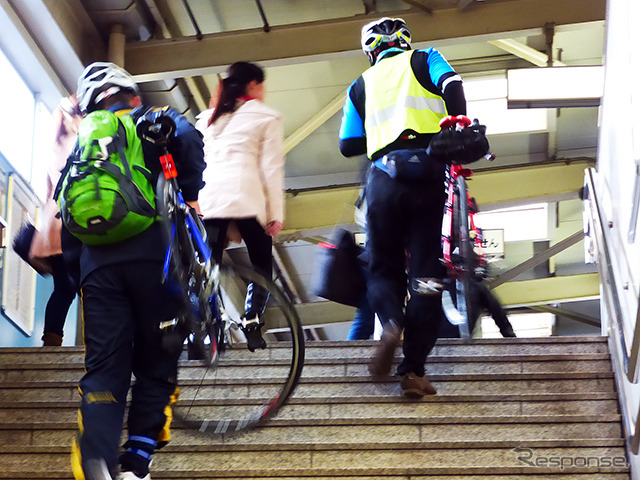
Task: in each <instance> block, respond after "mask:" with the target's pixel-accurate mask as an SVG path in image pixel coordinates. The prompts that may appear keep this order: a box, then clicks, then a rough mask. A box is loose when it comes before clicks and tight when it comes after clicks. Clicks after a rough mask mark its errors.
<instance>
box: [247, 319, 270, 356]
mask: <svg viewBox="0 0 640 480" xmlns="http://www.w3.org/2000/svg"><path fill="white" fill-rule="evenodd" d="M262 325H263V322H261V321H260V319H259V318H258V317H254V318H252V319H249V320H247V319H246V318H243V319H242V325H241V328H242V331H243V332H244V335H245V337H247V348H248V349H249V351H250V352H254V351H256V350H257V349H260V350H264V349H265V348H267V342H266V341H265V340H264V338H262V330H261V328H262Z"/></svg>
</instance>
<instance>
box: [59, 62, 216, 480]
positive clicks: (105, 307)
mask: <svg viewBox="0 0 640 480" xmlns="http://www.w3.org/2000/svg"><path fill="white" fill-rule="evenodd" d="M139 95H140V92H139V89H138V86H137V85H136V83H135V82H134V80H133V78H132V77H131V75H130V74H129V73H128V72H126V71H125V70H123V69H122V68H120V67H118V66H116V65H114V64H112V63H101V62H96V63H93V64H91V65H89V66H88V67H87V68H86V69H85V70H84V72H83V73H82V75H81V76H80V78H79V79H78V91H77V96H78V101H79V104H80V108H81V110H82V112H83V114H85V115H86V114H89V113H91V112H94V111H97V110H108V111H111V112H114V113H115V114H116V116H118V117H119V118H122V117H121V115H124V114H128V113H132V109H134V108H135V107H138V106H140V104H141V100H140V96H139ZM160 110H161V111H162V112H163V114H165V115H168V116H170V117H171V118H172V119H173V121H174V122H175V124H176V138H175V141H174V142H173V144H172V145H171V146H170V147H169V148H170V150H173V151H172V153H173V156H174V158H175V159H176V165H177V168H178V169H179V170H180V176H179V179H180V180H179V181H180V187H181V189H182V192H183V195H184V198H185V200H186V201H188V203H190V205H191V206H193V207H194V208H197V198H198V192H199V190H200V189H201V188H202V186H203V181H202V172H203V170H204V167H205V164H204V152H203V142H202V135H201V134H200V133H199V132H198V131H197V130H196V129H195V127H194V126H193V125H191V124H190V123H189V122H188V120H187V119H186V118H185V117H184V116H182V115H181V114H180V113H178V112H177V111H176V110H174V109H172V108H168V107H165V108H163V109H153V108H151V107H149V108H146V107H145V108H143V109H142V112H144V114H145V115H151V116H152V117H153V115H155V114H157V112H159V111H160ZM137 111H138V112H140V111H141V110H140V109H138V110H137ZM132 116H134V115H133V114H132ZM145 118H146V117H145ZM80 130H81V132H82V126H81V129H80ZM142 148H143V152H144V163H145V165H146V167H147V168H148V169H149V170H150V171H151V172H152V174H153V175H152V176H155V177H156V178H157V175H158V174H159V172H160V170H161V166H160V162H159V160H158V156H157V153H156V152H154V151H153V149H154V148H155V147H153V146H152V145H147V144H145V143H144V142H143V143H142ZM72 157H73V155H72ZM72 157H69V158H70V159H71V158H72ZM68 162H70V160H68ZM150 182H153V179H150ZM152 185H155V182H153V183H152ZM63 231H64V233H63V235H64V239H63V250H64V251H65V257H66V258H67V259H68V260H75V261H77V262H79V265H80V287H81V292H82V314H83V320H84V343H85V369H86V373H85V374H84V376H83V377H82V379H81V380H80V393H81V396H82V404H81V407H80V433H79V435H78V438H77V439H76V441H74V445H73V448H72V467H73V473H74V476H75V478H76V479H87V480H93V479H100V480H105V479H110V478H118V479H127V480H134V479H138V478H143V479H145V480H149V479H150V475H149V464H150V460H151V456H152V454H153V453H154V450H155V449H156V448H160V447H161V446H163V445H164V444H166V443H167V441H168V440H169V438H170V436H169V431H168V427H169V421H170V419H171V416H170V414H169V411H170V410H167V407H169V406H170V405H171V403H172V402H173V401H174V400H175V394H176V393H177V390H176V377H177V364H178V356H179V353H180V352H179V351H175V352H168V351H166V350H165V349H163V347H162V337H161V333H160V329H159V323H160V322H162V321H167V320H170V319H171V318H173V317H175V316H176V313H177V311H178V309H179V308H180V302H179V301H178V299H177V298H176V299H174V298H173V297H172V296H171V295H168V294H167V292H166V291H165V286H164V285H163V279H162V271H163V262H164V258H165V254H166V251H167V244H166V240H165V235H164V234H163V231H162V226H161V224H160V223H159V222H157V221H156V222H154V223H152V224H151V226H149V227H148V228H147V229H146V230H144V231H143V232H142V233H138V234H137V235H135V236H133V237H131V238H128V239H126V240H123V241H120V242H116V243H109V244H106V245H90V244H87V243H84V242H79V240H77V239H76V238H75V237H72V236H71V234H70V233H69V231H68V230H66V229H63ZM74 251H78V252H79V254H78V258H76V259H69V254H70V252H74ZM132 373H133V374H134V375H135V377H136V381H135V384H134V386H133V387H132V392H131V404H130V406H129V414H128V419H127V424H128V425H127V426H128V433H129V437H128V440H127V442H126V443H125V444H124V452H123V453H122V455H120V457H119V444H120V439H121V434H122V424H123V418H124V413H125V407H126V402H127V392H128V390H129V385H130V382H131V374H132Z"/></svg>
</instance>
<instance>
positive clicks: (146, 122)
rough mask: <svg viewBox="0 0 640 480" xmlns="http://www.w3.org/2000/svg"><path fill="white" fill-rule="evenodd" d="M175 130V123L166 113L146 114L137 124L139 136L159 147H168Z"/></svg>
mask: <svg viewBox="0 0 640 480" xmlns="http://www.w3.org/2000/svg"><path fill="white" fill-rule="evenodd" d="M175 130H176V124H175V122H174V121H173V119H172V118H171V117H170V116H168V115H166V114H165V113H164V112H149V113H146V114H144V115H143V116H142V117H140V118H139V119H138V122H137V124H136V133H137V134H138V136H139V137H140V138H141V139H143V140H146V141H147V142H150V143H153V144H154V145H158V146H166V145H167V144H168V143H169V139H170V138H171V137H173V134H174V132H175Z"/></svg>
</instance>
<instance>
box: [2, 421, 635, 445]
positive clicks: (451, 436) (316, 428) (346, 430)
mask: <svg viewBox="0 0 640 480" xmlns="http://www.w3.org/2000/svg"><path fill="white" fill-rule="evenodd" d="M412 420H414V419H411V418H409V419H407V421H406V422H405V423H400V422H396V423H387V424H384V423H383V424H368V423H365V422H361V423H358V422H355V423H354V422H350V423H347V424H342V423H336V424H326V423H325V424H316V425H308V424H307V425H297V424H295V423H290V422H287V423H285V424H269V425H266V426H264V427H262V428H259V429H255V430H251V431H248V432H246V433H241V434H238V435H230V436H224V437H223V436H216V437H211V436H205V435H196V434H194V432H193V431H190V430H181V429H172V432H173V435H172V437H173V439H172V442H171V447H172V449H173V448H175V447H179V446H187V447H188V448H190V447H192V446H196V445H198V446H199V445H202V446H205V447H211V448H213V446H218V445H225V446H229V445H235V446H239V447H247V448H261V449H281V448H284V447H285V446H289V447H291V446H303V447H304V446H306V445H325V446H327V445H329V446H330V445H333V444H340V445H341V448H346V447H345V446H346V445H351V446H350V447H349V448H355V447H353V445H356V446H357V445H361V444H367V445H376V446H377V448H389V444H391V443H394V444H400V443H402V444H403V445H404V444H406V445H409V444H411V445H413V444H417V445H421V446H422V447H423V448H429V447H430V448H434V447H437V448H467V447H469V448H480V447H485V448H489V447H501V446H510V445H511V446H514V447H516V446H518V445H520V444H521V443H522V442H526V445H528V446H532V445H534V444H535V445H540V444H547V443H549V442H557V441H567V442H577V444H580V445H584V442H585V441H586V442H588V443H589V445H590V446H604V445H609V446H621V445H623V440H622V438H621V435H622V433H621V426H620V419H619V418H615V419H612V421H609V422H606V421H591V422H575V423H566V422H563V423H530V422H529V423H520V422H518V419H517V418H515V419H512V422H510V423H491V422H490V421H489V420H488V419H487V421H486V422H476V423H441V424H429V423H424V424H423V423H420V422H419V421H418V422H415V423H414V422H413V421H412ZM56 427H57V428H54V429H50V428H47V427H46V426H45V425H38V426H37V428H33V426H30V427H27V428H20V427H18V426H13V427H12V428H2V429H0V446H1V445H12V446H14V447H17V446H43V447H44V446H47V447H54V446H60V447H66V446H68V445H69V442H70V441H71V438H73V436H74V435H75V434H76V430H77V425H74V424H67V425H64V426H63V425H57V426H56ZM60 427H65V428H60ZM572 444H573V443H572ZM360 448H361V447H360ZM369 448H371V447H369ZM214 450H216V449H215V448H214Z"/></svg>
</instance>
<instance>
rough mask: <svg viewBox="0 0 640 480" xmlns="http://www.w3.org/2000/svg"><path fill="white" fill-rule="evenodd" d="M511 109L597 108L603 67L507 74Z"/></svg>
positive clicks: (526, 71)
mask: <svg viewBox="0 0 640 480" xmlns="http://www.w3.org/2000/svg"><path fill="white" fill-rule="evenodd" d="M507 87H508V95H507V99H508V105H509V108H562V107H597V106H598V105H600V98H601V97H602V92H603V88H604V67H602V66H592V67H543V68H522V69H516V70H509V71H508V72H507Z"/></svg>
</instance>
